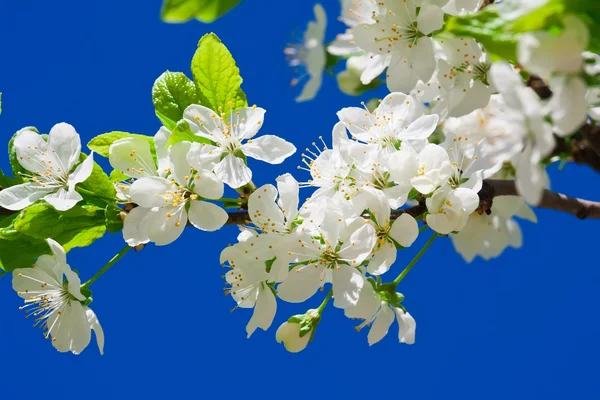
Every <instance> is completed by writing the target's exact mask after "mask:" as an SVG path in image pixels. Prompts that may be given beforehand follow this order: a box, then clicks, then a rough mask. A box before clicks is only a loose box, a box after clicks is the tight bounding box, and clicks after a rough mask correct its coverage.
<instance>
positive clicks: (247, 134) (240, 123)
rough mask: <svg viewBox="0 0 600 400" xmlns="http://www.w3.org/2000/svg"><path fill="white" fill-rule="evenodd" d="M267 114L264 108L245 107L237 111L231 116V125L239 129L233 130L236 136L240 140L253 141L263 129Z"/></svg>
mask: <svg viewBox="0 0 600 400" xmlns="http://www.w3.org/2000/svg"><path fill="white" fill-rule="evenodd" d="M266 112H267V111H266V110H265V109H264V108H260V107H245V108H238V109H237V110H235V111H234V112H233V113H231V115H230V116H229V120H230V122H231V124H232V125H234V126H235V125H237V128H236V129H233V133H234V135H236V136H237V138H238V139H239V140H243V139H252V138H253V137H254V136H255V135H256V134H257V133H258V131H259V130H260V128H262V124H263V121H264V120H265V113H266Z"/></svg>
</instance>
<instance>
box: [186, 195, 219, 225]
mask: <svg viewBox="0 0 600 400" xmlns="http://www.w3.org/2000/svg"><path fill="white" fill-rule="evenodd" d="M188 218H189V220H190V222H191V223H192V225H194V226H195V227H196V228H198V229H201V230H203V231H208V232H213V231H216V230H219V229H221V228H222V227H223V225H225V222H227V218H229V216H228V215H227V212H226V211H225V210H223V209H222V208H221V207H219V206H218V205H216V204H213V203H209V202H208V201H198V200H196V201H192V203H191V205H190V210H189V213H188Z"/></svg>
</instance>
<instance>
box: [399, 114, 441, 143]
mask: <svg viewBox="0 0 600 400" xmlns="http://www.w3.org/2000/svg"><path fill="white" fill-rule="evenodd" d="M439 119H440V118H439V117H438V116H437V115H435V114H432V115H423V116H422V117H420V118H419V119H417V120H416V121H415V122H413V123H412V124H410V125H409V126H408V128H407V129H405V130H403V131H400V132H399V135H398V137H399V138H400V139H427V138H428V137H429V136H431V134H432V133H433V131H435V128H437V124H438V121H439Z"/></svg>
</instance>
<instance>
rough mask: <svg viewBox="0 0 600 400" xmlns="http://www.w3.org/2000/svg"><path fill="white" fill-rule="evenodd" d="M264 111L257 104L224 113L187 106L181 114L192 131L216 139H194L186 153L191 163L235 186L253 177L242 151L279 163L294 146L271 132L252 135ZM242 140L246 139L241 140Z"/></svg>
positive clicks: (259, 124) (257, 127)
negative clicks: (208, 141) (194, 141)
mask: <svg viewBox="0 0 600 400" xmlns="http://www.w3.org/2000/svg"><path fill="white" fill-rule="evenodd" d="M264 114H265V110H264V109H262V108H260V107H246V108H240V109H237V110H235V111H231V112H230V113H229V115H228V116H227V117H224V116H219V115H217V114H216V113H215V112H214V111H213V110H211V109H209V108H206V107H204V106H200V105H191V106H189V107H188V108H186V110H185V112H184V114H183V115H184V118H185V119H186V120H187V121H188V123H189V124H190V127H191V129H192V132H194V133H195V134H196V135H198V136H201V137H204V138H206V139H209V140H211V141H213V142H215V143H216V145H212V144H205V143H194V144H193V145H192V147H191V149H190V155H189V159H190V163H191V164H192V166H194V167H195V168H196V169H197V170H201V169H211V170H214V172H215V174H216V175H217V176H218V177H219V179H221V180H222V181H223V182H225V183H226V184H228V185H229V186H231V187H232V188H234V189H235V188H239V187H241V186H243V185H245V184H247V183H248V182H250V180H251V179H252V171H251V170H250V168H248V167H247V166H246V163H245V162H244V159H242V158H241V157H242V155H245V156H248V157H252V158H255V159H257V160H261V161H265V162H268V163H269V164H281V163H282V162H283V161H284V160H285V159H286V158H288V157H289V156H291V155H292V154H294V153H295V152H296V148H295V147H294V145H292V144H291V143H289V142H287V141H285V140H283V139H281V138H279V137H277V136H274V135H263V136H261V137H259V138H257V139H253V138H254V136H255V135H256V134H257V133H258V131H259V130H260V128H261V127H262V123H263V120H264ZM244 140H246V143H244V144H242V141H244Z"/></svg>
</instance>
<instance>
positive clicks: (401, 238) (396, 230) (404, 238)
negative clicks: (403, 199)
mask: <svg viewBox="0 0 600 400" xmlns="http://www.w3.org/2000/svg"><path fill="white" fill-rule="evenodd" d="M389 235H390V237H391V238H392V239H394V240H395V241H396V242H398V243H400V245H401V246H403V247H410V246H411V245H412V244H413V243H414V242H415V240H417V236H419V225H418V224H417V220H416V219H414V217H413V216H412V215H409V214H402V215H401V216H399V217H398V218H397V219H396V221H394V224H393V225H392V229H390V232H389Z"/></svg>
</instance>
